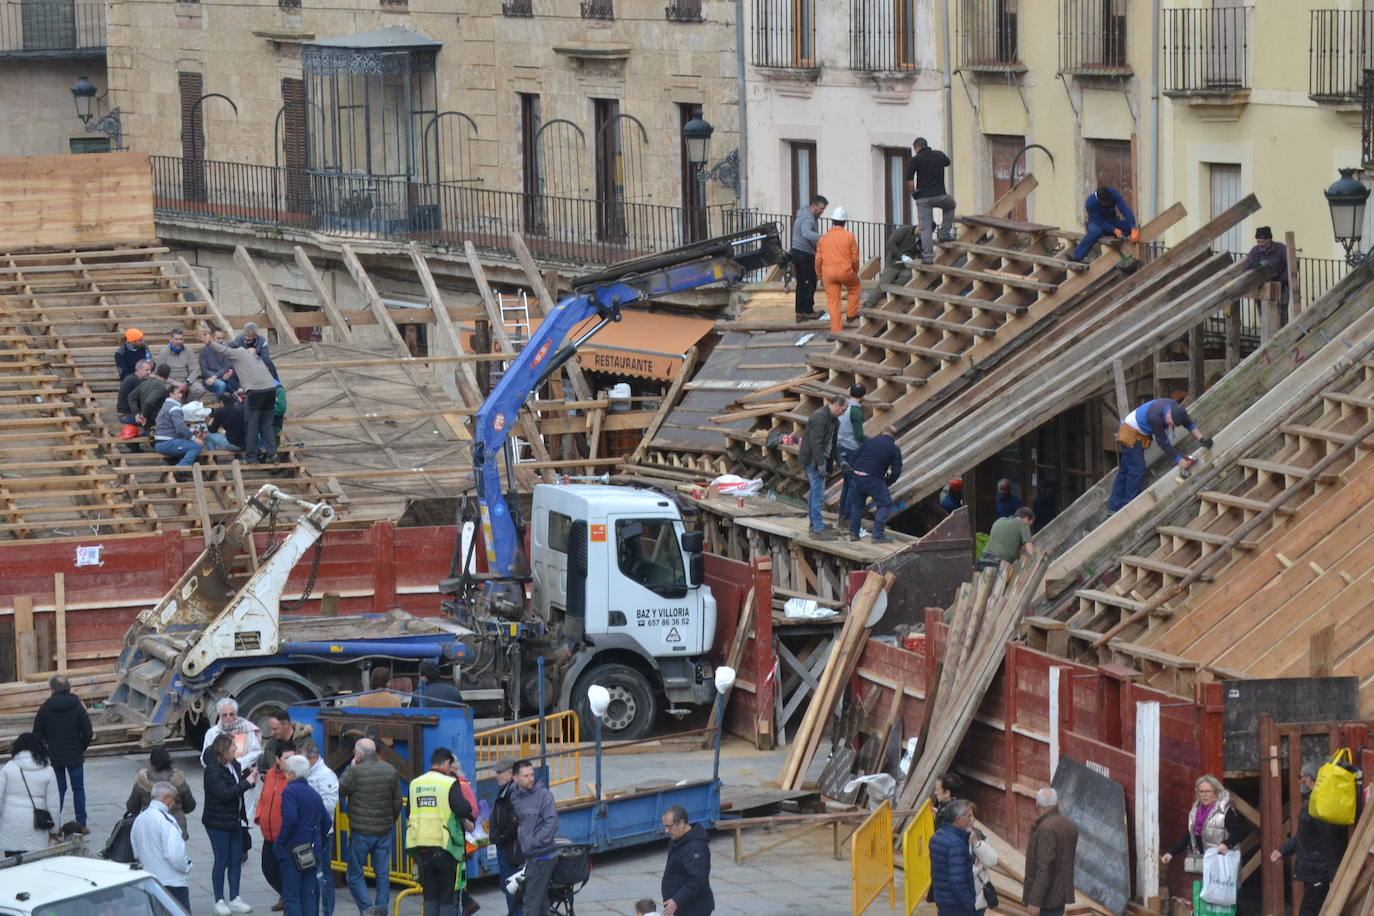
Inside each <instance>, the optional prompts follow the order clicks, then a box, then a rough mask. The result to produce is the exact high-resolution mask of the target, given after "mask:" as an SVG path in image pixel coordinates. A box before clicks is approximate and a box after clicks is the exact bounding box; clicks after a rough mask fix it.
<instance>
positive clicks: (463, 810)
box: [406, 747, 476, 916]
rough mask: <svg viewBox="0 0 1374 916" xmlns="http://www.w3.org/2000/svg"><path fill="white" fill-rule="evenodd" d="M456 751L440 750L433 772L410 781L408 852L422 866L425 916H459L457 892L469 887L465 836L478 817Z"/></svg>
mask: <svg viewBox="0 0 1374 916" xmlns="http://www.w3.org/2000/svg"><path fill="white" fill-rule="evenodd" d="M456 766H457V761H456V760H455V759H454V756H453V752H452V751H450V750H449V749H448V748H444V747H441V748H436V749H435V751H434V753H432V754H430V756H429V769H428V770H427V771H426V772H425V773H424V774H423V775H421V776H417V777H415V778H414V779H412V780H411V781H410V811H409V818H408V820H407V823H406V848H407V849H408V850H409V851H410V854H411V855H412V856H414V858H415V862H416V864H417V865H418V866H419V872H420V874H419V879H420V885H421V886H422V887H423V888H424V909H423V912H424V916H455V914H456V912H457V907H456V906H455V903H454V890H455V889H458V890H461V889H463V888H464V887H465V886H466V885H467V876H466V875H465V874H464V870H463V863H464V860H465V858H466V852H465V849H464V842H465V841H464V836H465V831H466V828H467V827H468V826H470V825H472V824H473V823H474V820H473V819H474V818H475V817H476V814H475V812H474V811H473V810H472V805H471V804H469V802H468V800H467V799H466V798H465V797H464V796H463V788H462V785H461V784H460V783H459V781H458V779H457V777H456V776H454V774H453V771H454V768H455V767H456Z"/></svg>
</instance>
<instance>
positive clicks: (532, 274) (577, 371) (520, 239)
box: [510, 229, 592, 400]
mask: <svg viewBox="0 0 1374 916" xmlns="http://www.w3.org/2000/svg"><path fill="white" fill-rule="evenodd" d="M510 243H511V249H512V250H513V251H514V252H515V259H516V260H517V261H519V262H520V269H521V270H523V271H524V272H525V279H526V280H527V281H529V284H530V289H532V290H533V291H534V295H535V298H536V299H537V300H538V304H537V305H536V310H537V311H538V312H539V317H540V318H545V317H547V316H548V313H549V309H551V308H553V307H554V306H555V305H557V304H558V303H557V302H556V301H555V300H554V298H553V295H552V294H551V293H550V292H549V289H548V287H547V286H545V285H544V280H543V278H542V277H541V276H540V275H539V267H538V266H537V265H536V264H535V263H534V257H533V256H532V255H531V254H530V249H529V247H528V246H527V245H526V244H525V237H524V236H523V235H521V234H520V233H519V232H517V231H515V230H514V229H512V230H511V233H510ZM563 368H564V370H566V371H567V373H568V379H569V380H570V381H571V382H572V386H573V392H574V393H575V394H576V395H577V396H578V397H579V398H581V399H583V400H586V399H587V398H590V397H591V396H592V386H591V385H590V384H589V383H588V382H587V376H586V375H585V374H584V373H583V371H582V366H581V364H580V363H578V361H577V360H575V359H570V360H568V361H567V362H566V363H564V364H563Z"/></svg>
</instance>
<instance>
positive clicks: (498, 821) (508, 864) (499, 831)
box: [487, 757, 523, 916]
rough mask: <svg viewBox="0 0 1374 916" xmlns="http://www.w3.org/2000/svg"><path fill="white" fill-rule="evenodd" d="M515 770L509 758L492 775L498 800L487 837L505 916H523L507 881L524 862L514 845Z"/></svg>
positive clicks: (500, 763)
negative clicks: (493, 847)
mask: <svg viewBox="0 0 1374 916" xmlns="http://www.w3.org/2000/svg"><path fill="white" fill-rule="evenodd" d="M514 770H515V761H514V760H511V759H510V758H509V757H504V758H502V759H501V760H498V761H496V769H495V771H494V772H493V775H494V776H495V777H496V800H495V801H494V802H492V805H491V817H490V818H488V819H487V833H488V835H489V836H490V837H491V844H492V845H493V846H495V847H496V873H497V875H498V876H499V878H500V881H501V892H502V893H503V894H505V895H506V916H520V901H519V899H518V898H516V896H515V895H514V894H512V893H511V892H510V891H508V890H506V881H507V880H509V878H510V876H511V875H513V874H515V873H516V872H517V871H519V870H520V865H521V864H522V862H523V860H522V859H521V858H520V855H519V852H518V851H517V849H516V843H515V835H516V825H515V805H514V803H513V802H512V801H511V794H512V793H513V792H514V791H515V779H514V776H515V773H514Z"/></svg>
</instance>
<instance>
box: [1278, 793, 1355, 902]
mask: <svg viewBox="0 0 1374 916" xmlns="http://www.w3.org/2000/svg"><path fill="white" fill-rule="evenodd" d="M1346 838H1347V831H1346V828H1344V827H1341V826H1339V825H1337V824H1328V823H1327V822H1326V821H1319V820H1317V819H1316V818H1315V817H1313V816H1312V815H1310V814H1308V813H1307V796H1306V795H1304V796H1303V805H1302V814H1300V815H1299V816H1298V834H1297V836H1295V837H1293V838H1292V839H1291V840H1289V841H1288V842H1287V843H1284V844H1283V845H1282V846H1280V847H1279V852H1280V853H1281V854H1282V855H1284V856H1291V855H1292V854H1293V853H1295V852H1296V853H1297V854H1298V857H1297V858H1296V859H1294V860H1293V880H1295V881H1306V882H1319V883H1322V884H1325V883H1327V882H1329V881H1330V880H1331V879H1332V878H1334V877H1336V869H1337V868H1339V867H1340V864H1341V859H1342V858H1343V857H1344V856H1345V845H1346Z"/></svg>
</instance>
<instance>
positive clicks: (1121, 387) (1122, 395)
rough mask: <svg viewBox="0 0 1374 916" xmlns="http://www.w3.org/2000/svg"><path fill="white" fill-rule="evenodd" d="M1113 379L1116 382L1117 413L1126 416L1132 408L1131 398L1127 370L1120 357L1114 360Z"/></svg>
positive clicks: (1119, 415)
mask: <svg viewBox="0 0 1374 916" xmlns="http://www.w3.org/2000/svg"><path fill="white" fill-rule="evenodd" d="M1112 381H1113V382H1114V383H1115V384H1116V415H1117V416H1118V417H1124V416H1126V413H1127V412H1128V411H1129V410H1130V409H1131V399H1130V397H1129V396H1128V395H1127V394H1126V370H1125V368H1124V367H1123V366H1122V365H1121V360H1119V359H1114V360H1112Z"/></svg>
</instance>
